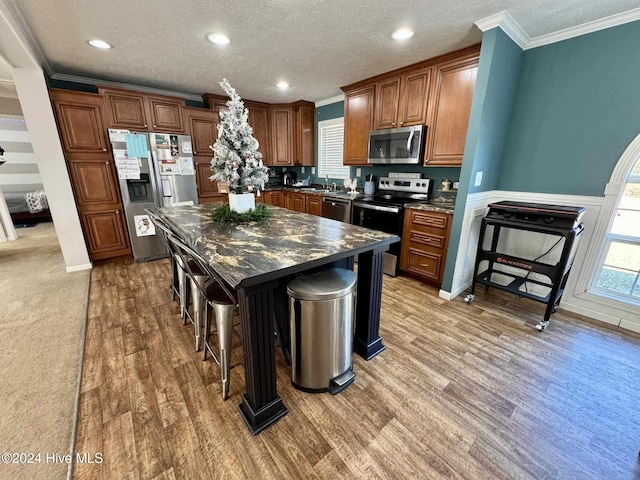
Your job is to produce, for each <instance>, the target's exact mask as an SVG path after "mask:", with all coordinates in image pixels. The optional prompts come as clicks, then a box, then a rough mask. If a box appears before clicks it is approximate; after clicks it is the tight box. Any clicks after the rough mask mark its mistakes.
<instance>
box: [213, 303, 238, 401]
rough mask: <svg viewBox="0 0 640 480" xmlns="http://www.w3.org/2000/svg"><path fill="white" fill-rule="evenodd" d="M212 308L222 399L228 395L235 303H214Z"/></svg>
mask: <svg viewBox="0 0 640 480" xmlns="http://www.w3.org/2000/svg"><path fill="white" fill-rule="evenodd" d="M213 310H214V312H215V316H216V326H217V328H218V346H219V349H220V380H221V381H222V399H223V400H226V399H227V398H228V397H229V372H230V370H231V332H232V331H233V312H234V310H235V305H225V304H221V303H214V304H213Z"/></svg>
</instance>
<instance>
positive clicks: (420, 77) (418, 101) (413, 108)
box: [375, 67, 432, 129]
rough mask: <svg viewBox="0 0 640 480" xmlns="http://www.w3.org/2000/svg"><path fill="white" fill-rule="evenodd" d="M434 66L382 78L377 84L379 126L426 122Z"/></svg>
mask: <svg viewBox="0 0 640 480" xmlns="http://www.w3.org/2000/svg"><path fill="white" fill-rule="evenodd" d="M431 72H432V68H431V67H427V68H421V69H419V70H416V71H412V72H410V73H405V74H404V75H399V76H396V77H391V78H389V79H386V80H381V81H379V82H378V83H377V85H376V108H375V112H376V120H375V128H376V129H386V128H399V127H408V126H411V125H424V124H426V123H427V105H428V102H429V87H430V84H431Z"/></svg>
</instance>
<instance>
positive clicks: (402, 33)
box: [391, 28, 413, 40]
mask: <svg viewBox="0 0 640 480" xmlns="http://www.w3.org/2000/svg"><path fill="white" fill-rule="evenodd" d="M411 37H413V32H412V31H411V30H407V29H406V28H401V29H400V30H396V31H395V32H393V33H392V34H391V38H393V39H394V40H406V39H407V38H411Z"/></svg>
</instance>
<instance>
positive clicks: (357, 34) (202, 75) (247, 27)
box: [19, 0, 638, 102]
mask: <svg viewBox="0 0 640 480" xmlns="http://www.w3.org/2000/svg"><path fill="white" fill-rule="evenodd" d="M19 3H20V5H21V7H22V9H23V10H24V13H25V15H26V17H27V19H28V21H29V23H30V24H31V29H32V30H33V34H34V36H35V38H36V39H37V41H38V42H39V44H40V46H41V48H42V50H43V52H44V55H45V57H46V59H47V61H48V62H49V63H50V65H51V66H52V68H53V70H54V71H55V72H56V73H65V74H71V75H81V76H87V77H93V78H97V79H105V80H112V81H119V82H126V83H131V84H136V85H144V86H148V87H156V88H163V89H167V90H173V91H177V92H184V93H191V94H197V95H200V94H202V93H204V92H210V93H222V91H221V89H220V87H219V86H218V82H219V81H220V80H221V79H222V78H223V77H226V78H228V79H229V81H230V82H231V84H232V85H234V86H235V87H236V89H237V90H238V92H239V93H240V95H241V96H242V97H244V98H249V99H253V100H261V101H266V102H288V101H293V100H298V99H305V100H310V101H317V100H321V99H325V98H328V97H332V96H334V95H338V94H340V93H341V91H340V89H339V87H340V86H342V85H347V84H350V83H353V82H356V81H358V80H362V79H364V78H367V77H370V76H373V75H376V74H379V73H383V72H386V71H389V70H393V69H395V68H398V67H401V66H404V65H408V64H411V63H414V62H418V61H420V60H424V59H427V58H430V57H433V56H436V55H439V54H442V53H446V52H450V51H453V50H456V49H459V48H462V47H466V46H469V45H472V44H474V43H477V42H479V41H480V39H481V33H480V31H479V30H478V29H477V28H476V27H475V26H474V22H475V21H477V20H480V19H483V18H485V17H488V16H490V15H493V14H495V13H498V12H500V11H502V10H507V11H508V12H509V13H510V14H511V16H512V17H513V18H514V19H515V20H516V22H518V23H519V24H520V25H521V26H522V28H523V29H524V30H525V31H526V32H527V33H528V34H529V36H531V37H536V36H539V35H544V34H547V33H551V32H556V31H558V30H562V29H565V28H569V27H572V26H575V25H579V24H582V23H586V22H589V21H593V20H596V19H599V18H602V17H606V16H609V15H612V14H616V13H620V12H624V11H627V10H630V9H632V8H636V7H638V0H607V1H602V0H563V1H561V2H558V1H557V0H493V1H488V0H448V1H446V2H445V1H442V0H387V1H384V0H351V1H346V0H297V1H296V0H244V1H241V2H240V1H233V0H232V1H228V0H227V1H222V0H172V1H169V0H133V1H132V0H109V1H103V0H101V1H97V0H56V1H51V0H20V2H19ZM400 27H408V28H411V29H412V30H414V31H415V36H414V37H413V38H411V39H409V40H407V41H405V42H404V43H398V42H396V41H394V40H392V39H391V38H390V36H389V35H390V33H391V32H392V31H393V30H395V29H397V28H400ZM213 31H215V32H220V33H224V34H226V35H228V36H229V37H230V38H231V43H230V44H229V45H226V46H224V47H220V46H217V45H214V44H212V43H209V42H208V41H206V40H205V36H206V34H207V33H209V32H213ZM93 38H98V39H102V40H105V41H107V42H109V43H111V44H112V45H114V47H115V48H113V49H112V50H108V51H101V50H98V49H95V48H93V47H91V46H89V45H88V44H87V43H86V42H87V40H90V39H93ZM280 80H286V81H288V82H289V83H290V85H291V88H290V89H289V90H287V91H285V92H282V91H280V90H278V89H277V88H276V87H275V86H274V85H275V84H276V83H277V82H278V81H280Z"/></svg>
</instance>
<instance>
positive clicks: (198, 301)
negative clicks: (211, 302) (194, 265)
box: [191, 275, 207, 352]
mask: <svg viewBox="0 0 640 480" xmlns="http://www.w3.org/2000/svg"><path fill="white" fill-rule="evenodd" d="M206 281H207V277H205V276H204V275H195V276H194V278H192V279H191V283H192V285H191V294H192V295H193V325H194V330H195V334H196V352H199V351H200V348H201V345H202V336H201V335H202V320H203V313H204V312H203V310H204V308H205V305H206V303H205V302H206V300H205V298H204V296H203V295H202V293H201V292H202V290H204V286H205V283H206ZM195 282H198V285H200V288H198V286H197V285H195Z"/></svg>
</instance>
